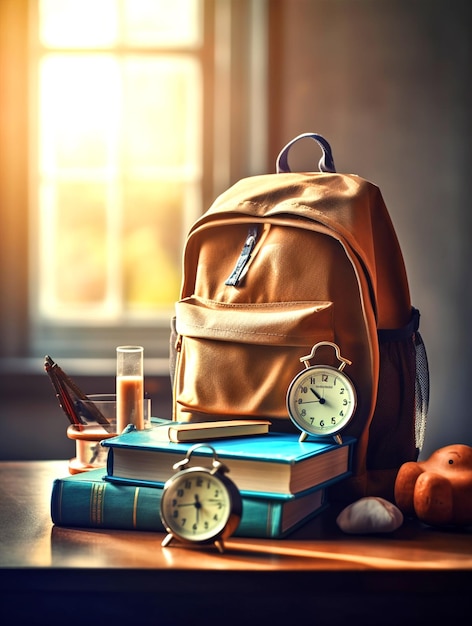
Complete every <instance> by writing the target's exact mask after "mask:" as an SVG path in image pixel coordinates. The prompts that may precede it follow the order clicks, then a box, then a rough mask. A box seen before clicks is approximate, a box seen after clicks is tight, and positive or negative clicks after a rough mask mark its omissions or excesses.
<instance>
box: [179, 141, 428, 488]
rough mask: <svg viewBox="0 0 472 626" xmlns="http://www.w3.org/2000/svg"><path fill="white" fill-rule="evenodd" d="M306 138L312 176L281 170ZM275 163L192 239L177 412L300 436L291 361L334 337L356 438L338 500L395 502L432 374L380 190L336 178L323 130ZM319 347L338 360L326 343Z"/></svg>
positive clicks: (196, 228)
mask: <svg viewBox="0 0 472 626" xmlns="http://www.w3.org/2000/svg"><path fill="white" fill-rule="evenodd" d="M303 137H310V138H312V139H314V140H315V141H316V142H317V143H318V144H319V145H320V147H321V148H322V152H323V156H322V158H321V160H320V163H319V167H320V172H316V173H311V172H310V173H291V172H290V170H289V166H288V152H289V150H290V148H291V146H292V145H293V144H294V143H295V142H296V141H298V140H299V139H301V138H303ZM276 169H277V173H276V174H269V175H262V176H254V177H249V178H245V179H243V180H240V181H239V182H237V183H236V184H235V185H233V186H232V187H230V188H229V189H228V190H227V191H225V192H224V193H223V194H222V195H220V196H219V197H218V198H217V199H216V201H215V202H214V204H213V205H212V206H211V207H210V208H209V209H208V211H207V212H206V213H205V214H204V215H203V216H202V217H201V218H200V219H198V220H197V222H196V223H195V224H194V225H193V227H192V228H191V230H190V232H189V234H188V238H187V241H186V245H185V252H184V265H183V282H182V289H181V299H180V300H179V302H178V303H177V304H176V318H175V320H174V322H175V329H174V330H175V332H174V334H173V336H172V339H171V342H172V346H171V347H172V352H173V356H174V357H176V358H175V361H173V365H172V378H173V396H174V398H173V399H174V413H173V419H175V420H177V421H206V420H221V419H236V418H246V419H247V418H258V419H260V418H264V419H269V420H271V421H272V424H273V425H272V428H271V429H272V430H285V431H290V430H293V431H294V432H295V430H296V429H295V427H294V426H293V425H292V422H291V420H290V419H289V416H288V412H287V408H286V394H287V390H288V387H289V385H290V382H291V380H292V379H293V378H294V376H295V375H296V374H297V373H298V372H299V371H300V370H301V369H302V368H303V365H302V364H301V363H300V358H301V357H303V356H305V355H307V354H309V353H310V351H311V349H312V347H313V345H314V344H315V343H317V342H320V341H328V342H334V343H335V344H337V345H338V346H339V348H340V351H341V354H343V355H344V356H345V357H346V358H347V359H349V360H350V361H351V362H352V364H351V365H350V366H349V367H347V368H346V369H345V370H344V371H345V372H346V373H347V374H348V376H349V377H350V379H351V380H352V381H353V383H354V385H355V387H356V391H357V408H356V412H355V415H354V418H353V419H352V420H351V422H350V423H349V425H348V426H347V428H346V430H345V431H344V432H345V434H348V435H351V436H353V437H355V438H356V439H357V443H356V445H355V449H354V468H353V469H354V471H353V477H352V478H351V479H349V480H348V481H343V482H342V483H341V484H340V487H339V489H338V495H339V497H340V498H342V499H349V500H352V499H354V498H357V497H361V496H363V495H368V494H372V495H380V496H384V497H388V498H390V499H392V498H393V484H394V480H395V476H396V473H397V470H398V468H399V467H400V465H401V464H402V463H404V462H406V461H410V460H416V459H417V457H418V453H419V450H420V448H421V445H422V440H423V435H424V425H425V419H426V412H427V404H428V386H429V380H428V369H427V360H426V353H425V350H424V345H423V342H422V340H421V337H420V335H419V333H418V325H419V313H418V311H417V310H416V309H413V308H412V306H411V303H410V295H409V288H408V282H407V276H406V272H405V267H404V262H403V258H402V254H401V250H400V247H399V244H398V241H397V237H396V234H395V231H394V228H393V225H392V222H391V219H390V217H389V214H388V211H387V209H386V206H385V204H384V201H383V199H382V195H381V193H380V190H379V189H378V188H377V187H376V186H375V185H373V184H372V183H370V182H368V181H366V180H364V179H362V178H360V177H359V176H356V175H350V174H349V175H345V174H337V173H335V168H334V162H333V159H332V154H331V149H330V146H329V144H328V143H327V142H326V140H325V139H324V138H323V137H321V136H320V135H317V134H314V133H306V134H304V135H300V136H299V137H296V138H295V139H294V140H293V141H291V142H290V143H289V144H287V146H285V148H284V149H283V150H282V151H281V153H280V154H279V157H278V159H277V167H276ZM174 350H175V353H174ZM317 356H318V353H317ZM319 356H320V357H321V358H322V362H324V363H326V364H331V365H333V366H336V367H337V364H336V358H335V354H334V353H333V351H332V350H330V351H329V350H326V352H325V353H323V348H322V349H321V351H320V355H319Z"/></svg>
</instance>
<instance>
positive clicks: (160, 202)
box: [122, 181, 185, 310]
mask: <svg viewBox="0 0 472 626" xmlns="http://www.w3.org/2000/svg"><path fill="white" fill-rule="evenodd" d="M184 202H185V194H184V185H183V184H181V183H173V182H164V181H163V182H142V181H141V182H139V181H136V182H129V183H127V184H126V186H125V193H124V220H123V259H122V260H123V270H122V274H123V289H124V294H123V295H124V299H125V303H126V306H127V307H128V308H129V309H132V310H136V309H137V308H141V309H149V308H156V307H159V306H162V305H167V304H168V303H170V302H175V301H176V300H177V299H178V296H179V288H180V263H181V254H180V252H181V243H182V241H181V240H182V229H183V215H182V206H183V205H184Z"/></svg>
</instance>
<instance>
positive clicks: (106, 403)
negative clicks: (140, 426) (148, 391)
mask: <svg viewBox="0 0 472 626" xmlns="http://www.w3.org/2000/svg"><path fill="white" fill-rule="evenodd" d="M87 397H88V401H81V402H80V407H76V409H77V412H78V414H79V415H80V419H81V420H82V422H84V423H83V424H79V425H75V424H71V425H70V426H69V428H68V429H67V436H68V437H69V439H73V440H74V441H75V451H76V456H75V457H74V458H72V459H70V461H69V473H70V474H79V473H81V472H87V471H88V470H91V469H97V468H99V467H105V466H106V463H107V455H108V450H107V449H106V448H104V447H103V446H102V445H101V444H100V442H101V441H102V440H104V439H109V438H110V437H116V435H117V434H118V431H117V422H116V394H100V395H90V396H87ZM91 405H93V406H91ZM93 408H95V409H98V411H99V412H98V413H97V411H93V410H91V409H93ZM143 408H144V410H143V414H144V427H145V428H149V426H150V424H151V400H150V398H144V399H143ZM97 415H98V416H99V419H100V421H97Z"/></svg>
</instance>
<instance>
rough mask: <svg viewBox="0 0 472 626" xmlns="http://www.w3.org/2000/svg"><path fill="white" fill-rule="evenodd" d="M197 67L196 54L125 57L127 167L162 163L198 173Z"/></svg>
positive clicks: (173, 171)
mask: <svg viewBox="0 0 472 626" xmlns="http://www.w3.org/2000/svg"><path fill="white" fill-rule="evenodd" d="M198 69H199V68H198V65H197V63H196V62H195V61H193V60H192V59H185V58H184V59H182V58H179V57H157V58H152V57H142V56H139V57H131V58H127V59H126V60H125V61H124V67H123V70H124V81H125V82H124V107H125V117H126V120H125V138H124V146H125V154H124V157H125V165H126V167H128V168H143V167H144V168H160V169H161V170H163V171H167V172H168V174H169V175H170V176H175V175H176V173H177V174H179V175H180V176H182V175H183V174H185V175H187V176H188V175H189V173H190V174H191V175H193V176H195V174H196V173H198V172H195V168H196V167H197V163H198V153H197V151H198V144H199V137H200V132H199V130H198V129H199V127H200V124H201V121H200V120H201V116H200V98H199V90H198ZM176 169H177V170H179V171H178V172H176Z"/></svg>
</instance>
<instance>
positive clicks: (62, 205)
mask: <svg viewBox="0 0 472 626" xmlns="http://www.w3.org/2000/svg"><path fill="white" fill-rule="evenodd" d="M202 9H203V3H202V2H201V1H200V0H175V1H173V2H167V1H166V0H160V1H158V0H102V1H101V2H99V3H97V2H95V0H39V2H38V10H39V11H38V16H37V20H35V23H36V25H37V29H36V33H35V34H37V40H36V41H33V63H32V68H33V71H34V70H36V80H35V83H36V89H35V90H34V92H33V94H32V105H33V109H34V111H35V112H36V117H35V118H34V121H35V122H36V123H35V129H36V150H34V151H32V157H33V161H32V168H31V169H32V171H33V172H34V173H35V174H36V177H35V180H34V183H33V193H32V196H31V197H32V201H33V202H32V207H33V212H34V213H33V219H35V220H36V223H37V229H36V232H37V240H36V244H35V246H34V247H33V250H32V253H33V255H34V257H35V259H37V262H36V263H35V264H34V265H33V267H32V268H31V270H32V275H33V281H32V284H33V285H35V286H36V289H35V290H34V291H33V292H32V299H33V306H34V309H35V322H36V323H35V326H34V331H35V333H34V343H35V344H36V345H37V347H38V348H40V347H42V348H43V350H42V351H45V350H46V351H47V346H46V345H44V344H45V341H44V339H45V338H46V339H47V342H48V345H51V342H53V343H54V340H55V338H57V339H58V340H59V341H58V343H59V345H58V346H57V348H56V349H55V353H56V354H57V352H58V350H59V352H60V351H61V350H60V344H62V343H63V337H62V336H61V335H62V334H63V333H61V332H58V330H57V329H58V327H61V326H62V328H63V329H64V328H66V329H68V331H69V329H76V330H80V329H81V328H84V329H85V328H86V329H87V331H88V332H90V337H91V338H92V337H93V338H94V344H95V345H97V347H99V348H100V349H104V348H105V345H104V342H103V341H101V340H100V337H102V338H104V335H103V333H101V332H100V328H99V329H98V330H97V332H96V333H94V332H92V331H93V327H94V326H97V324H98V325H99V326H102V327H105V326H106V327H109V328H110V327H115V328H120V329H123V331H122V332H123V340H125V337H126V336H127V335H129V334H134V333H133V331H132V330H128V329H127V327H128V328H131V329H132V328H133V326H135V327H136V326H138V325H139V326H140V327H141V328H142V327H143V324H144V325H146V324H148V325H149V326H150V327H152V326H155V325H156V324H158V322H159V320H162V319H163V318H165V319H166V320H167V321H168V319H169V317H170V315H171V312H172V307H173V303H174V302H175V300H176V299H177V298H178V293H179V287H180V262H181V249H182V243H183V239H184V236H185V232H186V231H187V230H188V228H189V226H190V224H191V222H192V221H194V220H195V219H196V218H197V216H198V214H199V213H200V212H201V201H202V198H201V195H202V192H201V189H202V174H203V172H202V166H201V164H202V162H203V159H202V154H203V146H202V127H203V123H202V111H203V106H202V102H203V68H202V56H201V49H202V45H203V15H202ZM91 16H93V18H92V19H91ZM166 326H167V330H168V324H167V325H166ZM125 329H126V330H125ZM80 335H82V336H84V335H85V333H84V332H82V333H80V332H79V333H78V334H77V338H78V341H79V343H78V345H77V347H76V348H75V350H76V351H77V349H78V348H79V347H81V348H82V349H83V348H85V349H86V350H87V352H89V353H90V350H91V347H90V346H89V345H87V343H85V344H84V343H83V342H82V340H81V337H80ZM94 335H95V336H94ZM71 340H72V337H70V339H69V347H68V349H69V350H70V341H71ZM97 340H98V342H97ZM105 341H106V340H105ZM127 342H128V341H127V340H126V341H125V343H127ZM49 349H50V348H49Z"/></svg>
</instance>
